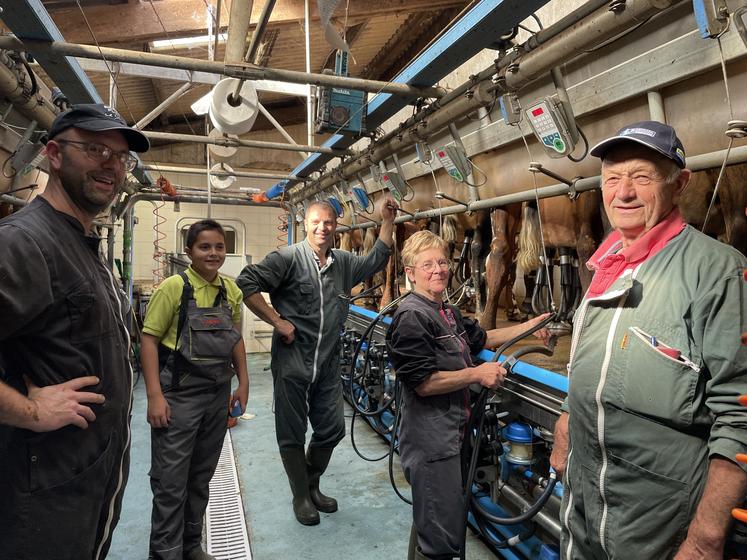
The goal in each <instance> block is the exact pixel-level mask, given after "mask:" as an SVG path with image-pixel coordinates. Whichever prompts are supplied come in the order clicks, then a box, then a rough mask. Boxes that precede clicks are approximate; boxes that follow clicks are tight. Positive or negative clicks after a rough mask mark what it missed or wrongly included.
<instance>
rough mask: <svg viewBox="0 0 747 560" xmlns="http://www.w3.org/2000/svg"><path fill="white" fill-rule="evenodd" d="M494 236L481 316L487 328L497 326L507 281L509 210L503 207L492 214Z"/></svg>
mask: <svg viewBox="0 0 747 560" xmlns="http://www.w3.org/2000/svg"><path fill="white" fill-rule="evenodd" d="M490 224H491V226H492V233H493V238H492V240H491V242H490V258H489V259H488V260H487V263H486V268H485V284H486V298H485V309H484V310H483V314H482V315H481V317H480V326H481V327H482V328H483V329H485V330H490V329H494V328H495V320H496V315H497V313H498V300H499V299H500V294H501V291H502V290H503V286H504V285H505V283H506V276H507V271H508V268H509V267H508V266H507V265H506V257H507V256H508V254H509V253H510V251H509V247H508V236H507V234H506V229H507V226H508V212H506V211H505V210H504V209H502V208H496V209H495V210H493V212H492V214H491V216H490Z"/></svg>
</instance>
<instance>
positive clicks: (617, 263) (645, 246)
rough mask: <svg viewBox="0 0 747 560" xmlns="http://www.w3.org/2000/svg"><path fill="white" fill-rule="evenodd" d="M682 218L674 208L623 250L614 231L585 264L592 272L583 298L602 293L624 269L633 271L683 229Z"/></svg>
mask: <svg viewBox="0 0 747 560" xmlns="http://www.w3.org/2000/svg"><path fill="white" fill-rule="evenodd" d="M685 225H686V224H685V221H684V220H683V219H682V216H680V212H679V210H678V209H677V208H674V210H672V211H671V212H670V213H669V215H668V216H667V217H666V218H664V219H663V220H662V221H661V222H659V223H658V224H656V225H655V226H654V227H652V228H651V229H650V230H649V231H647V232H646V233H644V234H643V235H642V236H641V237H640V238H639V239H636V240H635V241H634V242H633V244H632V245H631V246H630V247H626V248H625V249H623V244H622V236H621V235H620V232H618V231H613V232H612V233H611V234H610V235H609V236H608V237H607V239H605V240H604V241H603V242H602V244H601V245H600V246H599V248H598V249H597V250H596V252H595V253H594V254H593V255H592V256H591V258H590V259H589V261H588V262H587V263H586V266H587V268H589V270H593V271H594V278H593V279H592V281H591V285H590V286H589V290H588V291H587V292H586V298H587V299H588V298H593V297H597V296H600V295H602V294H603V293H604V292H606V291H607V289H608V288H609V287H610V286H611V285H612V284H613V283H614V282H615V280H617V279H618V278H619V277H620V276H622V274H623V273H624V272H625V271H626V270H632V269H634V268H635V267H636V266H638V265H639V264H641V263H642V262H643V261H645V260H646V259H650V258H651V257H653V256H654V255H655V254H656V253H658V252H659V251H661V250H662V249H663V248H664V246H665V245H666V244H667V243H669V241H671V240H672V239H673V238H674V237H676V236H677V235H679V233H680V232H681V231H682V230H683V229H685Z"/></svg>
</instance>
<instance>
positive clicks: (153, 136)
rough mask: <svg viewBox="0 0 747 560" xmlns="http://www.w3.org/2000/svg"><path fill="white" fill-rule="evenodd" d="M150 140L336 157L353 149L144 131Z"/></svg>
mask: <svg viewBox="0 0 747 560" xmlns="http://www.w3.org/2000/svg"><path fill="white" fill-rule="evenodd" d="M143 134H145V135H146V136H147V137H148V138H149V139H150V140H165V141H167V142H190V143H196V144H215V145H216V146H229V147H244V148H259V149H263V150H284V151H287V152H321V153H328V154H331V155H333V156H336V157H342V156H349V155H352V154H353V153H354V152H353V150H336V149H334V148H324V147H321V146H301V145H299V144H283V143H282V142H264V141H260V140H244V139H243V138H231V137H228V136H225V137H222V138H213V137H212V136H197V135H194V134H173V133H169V132H150V131H144V132H143Z"/></svg>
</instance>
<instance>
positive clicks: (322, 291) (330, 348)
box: [236, 240, 391, 382]
mask: <svg viewBox="0 0 747 560" xmlns="http://www.w3.org/2000/svg"><path fill="white" fill-rule="evenodd" d="M390 253H391V249H390V248H389V247H388V246H387V244H386V243H384V242H383V241H381V240H377V241H376V244H375V245H374V247H373V249H372V250H371V252H370V253H368V255H366V256H362V257H359V256H356V255H353V254H352V253H349V252H347V251H341V250H338V249H332V251H331V262H330V260H329V259H328V262H327V264H326V265H325V266H324V267H322V268H321V269H320V268H319V265H318V263H317V261H316V258H315V256H314V251H313V250H312V248H311V245H309V243H308V241H306V240H304V241H302V242H301V243H296V244H295V245H290V246H288V247H282V248H281V249H278V250H277V251H273V252H272V253H270V254H268V255H267V256H266V257H265V258H264V259H263V260H262V261H261V262H260V263H258V264H256V265H249V266H247V267H245V268H244V270H242V271H241V274H240V275H239V277H238V278H237V279H236V284H238V286H239V288H241V291H242V293H243V295H244V298H247V297H249V296H251V295H252V294H255V293H258V292H268V293H269V294H270V301H271V302H272V306H273V307H274V308H275V310H276V311H277V312H278V313H279V314H280V315H281V316H282V317H283V318H284V319H286V320H287V321H290V322H291V323H292V324H293V326H294V327H295V328H296V332H295V340H294V342H293V343H292V344H285V343H283V341H282V340H280V338H279V337H278V336H277V333H274V334H273V338H272V361H273V365H274V366H275V367H280V368H281V369H282V370H283V371H284V372H289V373H290V372H293V374H294V375H302V374H303V375H304V376H307V375H308V376H309V377H310V378H311V381H312V382H313V381H314V380H315V379H316V378H317V375H318V373H319V369H320V367H321V366H322V365H323V364H326V363H328V361H329V360H330V359H331V358H332V357H333V356H334V355H336V353H337V352H338V344H339V340H340V331H341V329H342V327H343V325H344V323H345V319H346V318H347V316H348V308H349V303H350V292H351V290H352V289H353V287H354V286H355V285H356V284H359V283H360V282H362V281H363V280H364V279H366V278H368V277H369V276H372V275H373V274H374V273H376V272H377V271H379V270H381V269H382V268H383V267H384V265H385V264H386V262H387V259H388V258H389V255H390Z"/></svg>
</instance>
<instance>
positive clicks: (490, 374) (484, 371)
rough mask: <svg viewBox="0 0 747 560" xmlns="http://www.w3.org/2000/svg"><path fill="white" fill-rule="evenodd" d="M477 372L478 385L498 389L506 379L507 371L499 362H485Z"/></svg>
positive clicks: (478, 367) (477, 368)
mask: <svg viewBox="0 0 747 560" xmlns="http://www.w3.org/2000/svg"><path fill="white" fill-rule="evenodd" d="M475 370H476V371H477V374H478V383H479V384H480V385H482V386H483V387H487V388H488V389H497V388H498V387H500V386H501V385H502V384H503V378H504V377H506V370H505V369H504V368H503V367H502V366H501V365H500V364H499V363H498V362H485V363H484V364H480V365H479V366H477V367H476V368H475Z"/></svg>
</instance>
